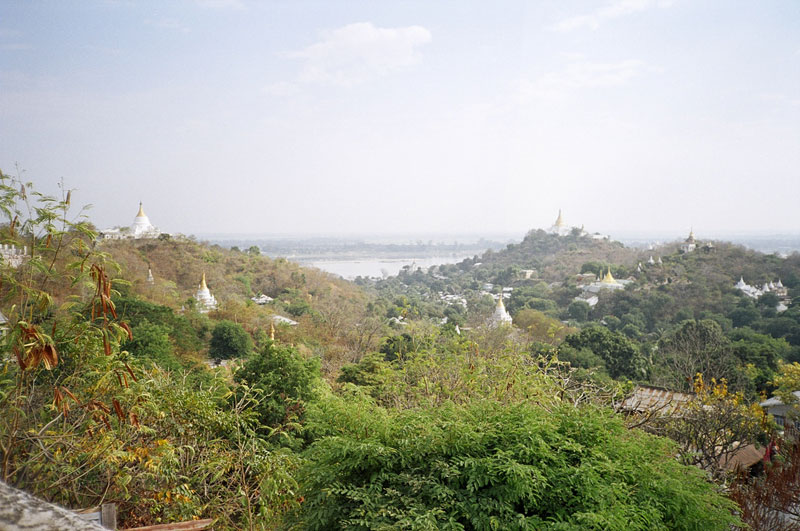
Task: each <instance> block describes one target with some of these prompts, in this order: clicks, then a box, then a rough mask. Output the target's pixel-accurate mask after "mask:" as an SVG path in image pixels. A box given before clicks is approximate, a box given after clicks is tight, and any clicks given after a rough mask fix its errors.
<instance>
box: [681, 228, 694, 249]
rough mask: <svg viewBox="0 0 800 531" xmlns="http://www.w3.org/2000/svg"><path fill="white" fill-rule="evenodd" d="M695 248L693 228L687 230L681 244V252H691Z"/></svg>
mask: <svg viewBox="0 0 800 531" xmlns="http://www.w3.org/2000/svg"><path fill="white" fill-rule="evenodd" d="M695 249H697V240H695V239H694V230H690V231H689V237H688V238H686V240H684V242H683V243H682V244H681V252H682V253H691V252H692V251H694V250H695Z"/></svg>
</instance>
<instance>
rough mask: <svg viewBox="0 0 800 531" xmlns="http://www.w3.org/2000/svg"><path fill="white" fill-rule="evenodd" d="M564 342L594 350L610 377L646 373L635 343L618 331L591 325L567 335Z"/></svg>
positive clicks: (579, 348)
mask: <svg viewBox="0 0 800 531" xmlns="http://www.w3.org/2000/svg"><path fill="white" fill-rule="evenodd" d="M564 343H565V344H567V345H569V346H570V347H572V348H574V349H577V350H581V349H588V350H590V351H592V352H594V353H595V354H596V355H597V356H599V357H600V358H602V359H603V361H604V362H605V366H606V368H607V369H608V373H609V374H610V375H611V377H612V378H620V377H625V378H632V379H641V378H644V377H645V376H646V375H647V367H646V363H645V360H644V358H643V357H642V355H641V354H640V353H639V349H638V348H637V346H636V344H635V343H633V342H632V341H631V340H630V339H628V338H627V337H625V336H624V335H623V334H620V333H619V332H612V331H611V330H608V329H607V328H605V327H602V326H593V327H590V328H586V329H584V330H581V331H580V332H579V333H577V334H572V335H570V336H567V338H566V339H565V340H564Z"/></svg>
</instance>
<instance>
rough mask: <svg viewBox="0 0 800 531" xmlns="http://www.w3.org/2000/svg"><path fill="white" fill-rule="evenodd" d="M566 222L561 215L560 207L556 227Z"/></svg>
mask: <svg viewBox="0 0 800 531" xmlns="http://www.w3.org/2000/svg"><path fill="white" fill-rule="evenodd" d="M563 224H564V219H563V218H562V217H561V209H560V208H559V209H558V218H557V219H556V227H560V226H562V225H563Z"/></svg>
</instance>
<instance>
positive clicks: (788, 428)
mask: <svg viewBox="0 0 800 531" xmlns="http://www.w3.org/2000/svg"><path fill="white" fill-rule="evenodd" d="M792 394H793V395H794V396H795V399H796V400H798V401H800V391H794V392H793V393H792ZM759 406H761V407H762V408H764V410H765V411H766V412H767V414H768V415H772V418H774V419H775V424H777V425H778V428H779V429H780V430H782V431H783V432H784V436H785V437H789V438H792V439H795V438H797V435H798V433H800V419H798V410H797V406H796V405H795V404H788V405H787V404H784V403H783V401H782V400H781V399H780V398H778V397H777V396H773V397H772V398H770V399H768V400H764V401H763V402H761V403H760V404H759Z"/></svg>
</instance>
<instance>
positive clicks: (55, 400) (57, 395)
mask: <svg viewBox="0 0 800 531" xmlns="http://www.w3.org/2000/svg"><path fill="white" fill-rule="evenodd" d="M63 399H64V397H63V396H61V391H59V390H58V387H53V403H54V404H55V405H56V407H58V406H59V405H60V404H61V401H62V400H63Z"/></svg>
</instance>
